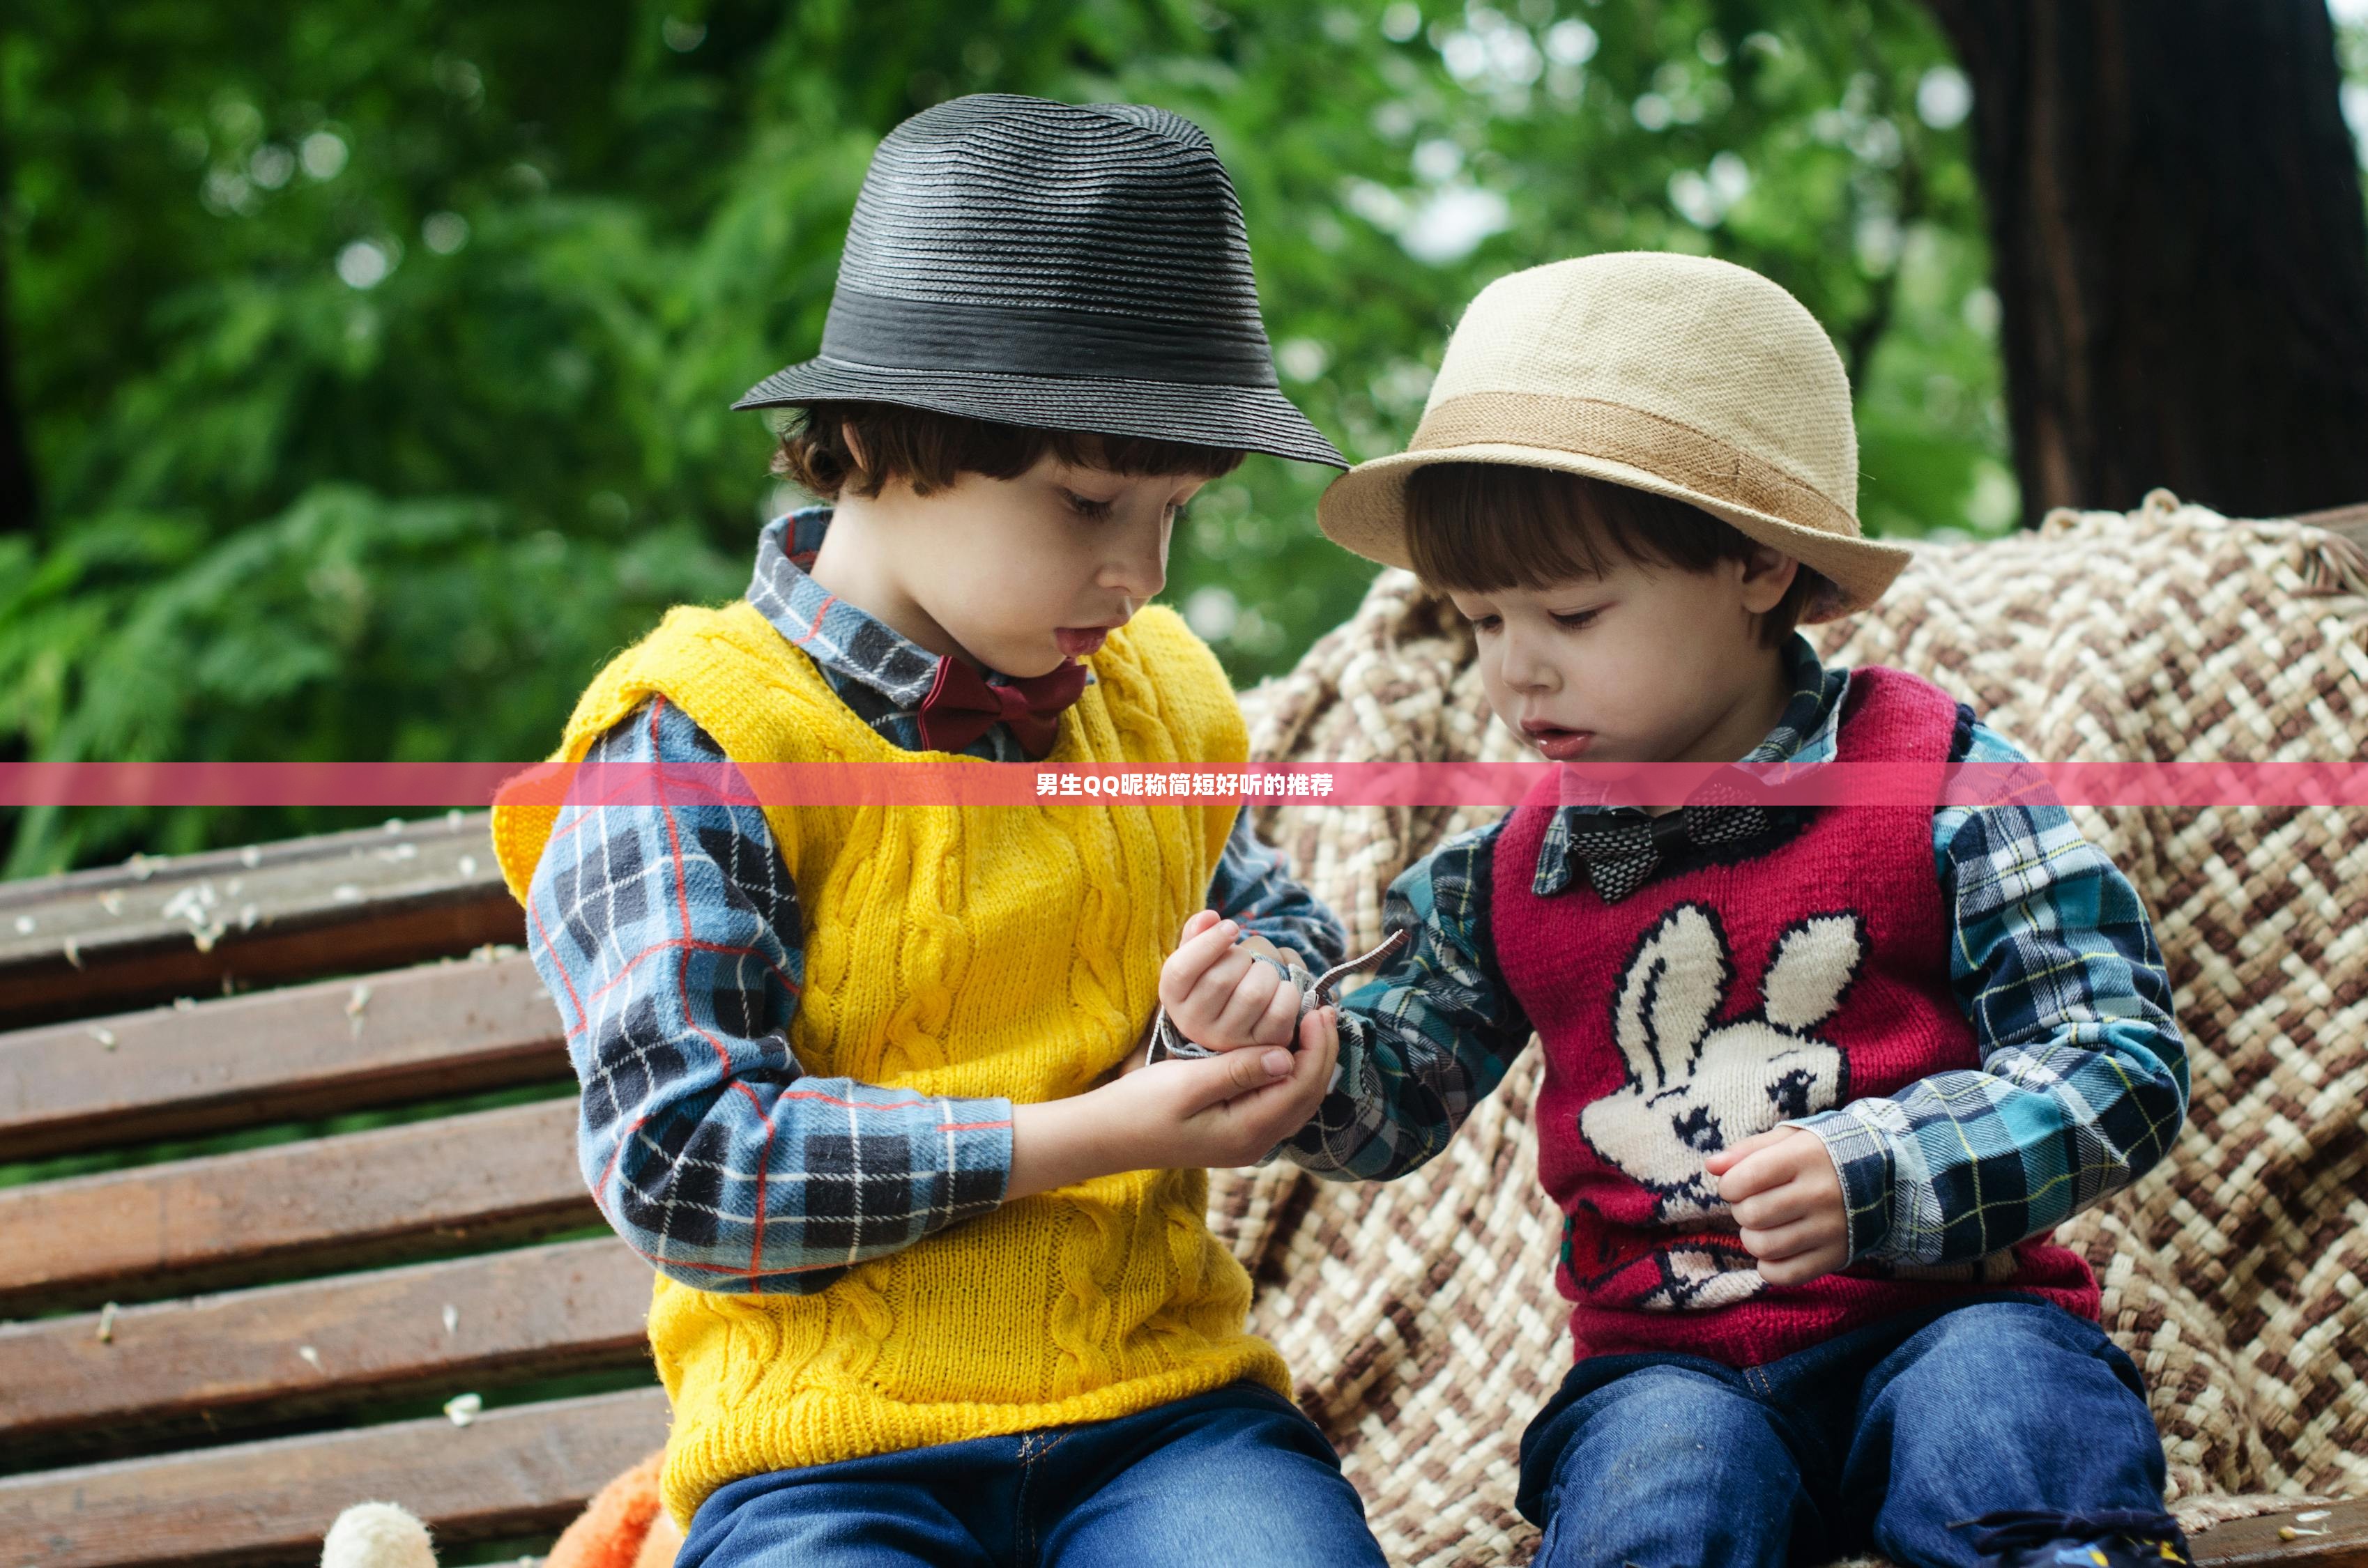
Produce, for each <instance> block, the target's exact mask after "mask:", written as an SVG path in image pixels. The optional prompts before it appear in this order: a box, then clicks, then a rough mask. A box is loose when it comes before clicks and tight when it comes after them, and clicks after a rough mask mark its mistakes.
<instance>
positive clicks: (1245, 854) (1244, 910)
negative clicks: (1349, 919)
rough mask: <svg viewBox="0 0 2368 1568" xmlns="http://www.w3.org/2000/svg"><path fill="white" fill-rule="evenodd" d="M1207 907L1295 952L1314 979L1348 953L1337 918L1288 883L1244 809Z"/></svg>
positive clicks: (1278, 858) (1214, 879) (1212, 884)
mask: <svg viewBox="0 0 2368 1568" xmlns="http://www.w3.org/2000/svg"><path fill="white" fill-rule="evenodd" d="M1209 907H1210V908H1212V909H1213V910H1215V911H1216V912H1217V913H1218V914H1220V915H1224V916H1225V917H1226V918H1227V919H1230V920H1238V921H1240V922H1241V923H1242V929H1243V930H1245V931H1253V932H1256V933H1257V934H1258V935H1259V936H1261V937H1265V938H1266V939H1267V940H1268V941H1269V942H1272V943H1273V944H1274V945H1275V946H1276V947H1278V948H1293V949H1297V950H1298V952H1299V954H1300V956H1301V957H1303V958H1304V959H1306V960H1308V966H1309V967H1310V968H1311V969H1314V970H1315V971H1316V972H1318V973H1321V972H1323V971H1325V970H1327V969H1330V968H1331V967H1332V966H1333V965H1334V964H1336V963H1338V962H1339V961H1340V960H1341V957H1342V956H1343V955H1344V954H1346V953H1347V951H1348V950H1349V933H1348V932H1347V931H1345V930H1343V929H1341V926H1340V921H1339V918H1338V916H1337V915H1334V914H1333V913H1332V912H1331V911H1330V910H1329V909H1326V907H1325V906H1324V905H1323V904H1322V903H1320V902H1318V901H1317V899H1316V897H1315V894H1314V893H1312V892H1308V891H1307V890H1306V889H1305V888H1304V887H1302V886H1300V885H1299V883H1297V882H1295V881H1292V878H1291V872H1290V871H1289V870H1288V869H1286V868H1285V867H1284V865H1283V862H1282V857H1281V855H1280V854H1278V853H1276V852H1275V851H1274V850H1273V849H1271V848H1269V847H1268V846H1267V845H1266V843H1265V842H1264V841H1263V840H1261V839H1260V838H1259V837H1258V833H1257V830H1255V829H1254V828H1252V827H1251V826H1250V813H1249V808H1248V807H1247V806H1245V807H1243V808H1242V814H1241V815H1240V816H1238V817H1236V818H1235V819H1234V831H1233V833H1232V835H1230V836H1228V837H1227V838H1226V840H1225V847H1224V853H1223V854H1221V855H1220V856H1219V857H1218V858H1217V869H1216V870H1215V872H1214V873H1213V874H1212V875H1211V876H1210V878H1209Z"/></svg>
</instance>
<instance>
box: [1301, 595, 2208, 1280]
mask: <svg viewBox="0 0 2368 1568" xmlns="http://www.w3.org/2000/svg"><path fill="white" fill-rule="evenodd" d="M1786 657H1787V661H1788V668H1789V670H1790V673H1791V676H1792V684H1793V696H1792V699H1791V700H1790V702H1789V703H1788V704H1787V706H1786V708H1785V710H1784V714H1783V717H1782V720H1781V721H1780V722H1779V723H1778V724H1777V726H1776V728H1775V730H1774V731H1772V732H1771V733H1770V734H1769V736H1768V738H1767V739H1766V740H1765V741H1763V742H1762V743H1761V744H1759V746H1758V747H1756V748H1755V749H1754V750H1753V751H1752V753H1751V754H1750V756H1748V757H1747V758H1746V759H1745V760H1747V761H1749V762H1781V761H1783V760H1785V759H1786V758H1788V757H1790V758H1793V759H1795V760H1798V761H1801V762H1821V761H1827V760H1830V759H1831V758H1832V757H1833V756H1834V754H1835V732H1836V729H1837V725H1838V722H1839V718H1840V713H1841V705H1842V697H1843V694H1844V693H1845V692H1846V691H1847V689H1848V687H1849V679H1850V677H1849V673H1848V672H1847V671H1844V670H1827V669H1824V668H1822V667H1821V666H1820V665H1818V662H1817V658H1816V653H1814V652H1813V651H1812V650H1811V649H1810V647H1809V645H1808V643H1807V642H1806V641H1805V640H1803V639H1801V638H1797V637H1796V638H1794V639H1793V642H1792V643H1791V644H1790V646H1789V648H1788V651H1787V655H1786ZM1952 760H1954V761H1969V762H1985V763H1987V762H2020V761H2021V760H2023V757H2022V755H2021V753H2020V752H2018V751H2016V750H2015V748H2014V747H2013V746H2011V745H2009V744H2007V742H2006V741H2004V740H2003V739H2001V738H1999V736H1998V735H1997V734H1996V733H1993V732H1992V731H1990V730H1989V729H1988V728H1987V726H1985V725H1982V724H1980V723H1977V722H1974V720H1973V715H1972V714H1971V712H1970V711H1968V710H1960V712H1959V724H1958V735H1957V740H1956V744H1955V746H1954V747H1953V748H1952ZM1601 809H1603V808H1598V807H1586V806H1572V807H1565V808H1564V810H1563V811H1562V812H1558V813H1557V814H1556V817H1555V819H1554V822H1553V824H1550V826H1549V827H1548V830H1547V833H1546V835H1545V842H1544V844H1543V846H1542V847H1541V849H1540V851H1539V855H1538V862H1537V866H1536V869H1535V871H1534V873H1533V878H1532V882H1531V885H1532V886H1533V887H1534V888H1535V889H1536V890H1537V892H1539V893H1540V894H1541V895H1542V896H1543V895H1551V894H1553V893H1554V892H1559V891H1560V890H1561V889H1563V888H1564V887H1565V886H1567V885H1568V883H1569V881H1570V877H1571V874H1572V873H1571V865H1570V857H1569V853H1568V851H1569V832H1570V827H1571V823H1572V820H1573V818H1574V817H1575V816H1576V815H1577V813H1578V812H1583V811H1589V810H1601ZM1619 809H1623V810H1632V811H1633V810H1634V808H1619ZM1503 827H1504V824H1503V823H1502V822H1501V821H1500V822H1497V823H1495V824H1490V825H1489V826H1487V827H1484V828H1479V829H1475V830H1474V831H1473V832H1470V833H1465V834H1461V835H1457V836H1455V837H1453V838H1452V839H1449V840H1448V841H1447V842H1445V843H1443V844H1441V845H1440V846H1439V847H1438V848H1437V849H1436V850H1434V851H1432V852H1431V854H1430V855H1429V856H1428V857H1426V858H1424V859H1422V860H1421V861H1419V862H1417V864H1416V865H1415V866H1413V867H1412V868H1410V869H1408V870H1406V872H1405V874H1403V875H1402V876H1400V877H1399V878H1398V879H1397V881H1395V882H1393V883H1392V884H1391V886H1390V890H1389V894H1388V898H1387V900H1386V903H1385V904H1384V906H1383V925H1384V926H1385V928H1386V929H1388V930H1392V931H1395V930H1398V929H1402V928H1403V929H1406V930H1410V931H1411V932H1412V933H1413V937H1414V939H1413V941H1412V943H1411V944H1410V945H1409V946H1408V948H1407V949H1406V952H1405V954H1404V955H1402V956H1401V957H1400V958H1399V959H1398V960H1397V961H1396V962H1395V963H1394V964H1393V965H1392V966H1391V967H1390V968H1389V969H1388V970H1386V971H1383V973H1381V974H1379V975H1377V976H1375V977H1374V978H1373V979H1372V981H1370V982H1368V983H1366V984H1364V985H1362V986H1360V987H1359V988H1358V989H1357V990H1356V991H1354V992H1352V993H1350V994H1349V995H1347V996H1345V997H1344V998H1342V1003H1341V1017H1340V1063H1341V1067H1340V1075H1339V1077H1338V1080H1337V1082H1336V1083H1335V1085H1334V1087H1333V1090H1332V1092H1331V1093H1330V1094H1329V1095H1328V1096H1326V1098H1325V1099H1324V1101H1323V1103H1322V1104H1321V1105H1320V1106H1319V1107H1318V1108H1317V1109H1316V1114H1315V1118H1314V1119H1311V1120H1310V1121H1309V1122H1308V1123H1307V1125H1306V1126H1305V1127H1304V1128H1302V1129H1301V1130H1300V1131H1299V1132H1298V1133H1297V1134H1296V1135H1295V1136H1293V1137H1292V1139H1291V1140H1289V1141H1288V1142H1286V1143H1285V1144H1284V1145H1283V1147H1282V1150H1281V1153H1282V1154H1283V1155H1284V1157H1286V1158H1289V1159H1292V1160H1295V1161H1297V1162H1298V1163H1299V1164H1300V1165H1304V1166H1306V1167H1307V1168H1308V1169H1310V1170H1312V1171H1315V1172H1317V1173H1319V1174H1321V1175H1325V1176H1335V1177H1364V1178H1368V1179H1386V1178H1388V1177H1391V1176H1402V1175H1404V1174H1405V1173H1406V1172H1407V1171H1410V1170H1412V1169H1414V1168H1415V1167H1416V1166H1417V1165H1421V1164H1422V1163H1423V1162H1424V1161H1426V1160H1428V1159H1429V1158H1430V1157H1431V1156H1432V1155H1433V1154H1436V1153H1439V1151H1440V1149H1441V1148H1442V1147H1444V1146H1445V1144H1446V1142H1447V1141H1448V1139H1449V1138H1450V1137H1452V1135H1453V1133H1454V1131H1455V1129H1456V1128H1457V1127H1458V1126H1459V1125H1460V1124H1461V1123H1462V1122H1463V1119H1464V1118H1465V1117H1466V1116H1468V1115H1469V1114H1471V1110H1472V1108H1473V1106H1474V1104H1476V1103H1477V1102H1478V1101H1479V1100H1480V1098H1481V1097H1482V1096H1485V1095H1486V1094H1487V1093H1488V1092H1489V1091H1490V1090H1492V1089H1494V1088H1495V1087H1496V1086H1497V1083H1498V1082H1499V1081H1501V1080H1502V1079H1503V1077H1504V1075H1505V1071H1506V1069H1507V1068H1508V1066H1510V1065H1511V1063H1512V1061H1513V1059H1514V1057H1516V1056H1517V1055H1519V1054H1520V1051H1521V1050H1522V1048H1523V1047H1524V1046H1525V1045H1526V1044H1527V1043H1528V1042H1529V1040H1530V1036H1531V1026H1530V1022H1529V1020H1528V1018H1527V1017H1524V1016H1523V1014H1522V1011H1521V1008H1520V1004H1519V1003H1517V1002H1516V1001H1515V1000H1514V998H1513V995H1512V993H1511V991H1510V990H1509V988H1508V986H1507V985H1506V983H1505V977H1504V975H1503V973H1502V971H1499V970H1498V968H1497V963H1496V959H1495V956H1494V947H1495V944H1494V943H1493V941H1492V940H1491V939H1490V936H1489V908H1488V905H1489V901H1490V889H1491V886H1492V883H1491V880H1490V879H1491V876H1492V874H1493V859H1494V854H1495V849H1496V845H1497V835H1499V833H1501V832H1502V830H1503ZM1932 857H1933V864H1934V869H1935V871H1936V874H1937V875H1938V876H1939V878H1940V881H1941V897H1942V900H1943V902H1944V903H1946V904H1947V906H1948V907H1949V910H1950V912H1951V942H1950V950H1949V973H1950V982H1951V985H1952V989H1953V991H1954V992H1955V994H1956V998H1957V1002H1958V1005H1959V1006H1962V1007H1963V1008H1964V1013H1965V1016H1966V1017H1967V1018H1968V1019H1969V1020H1971V1022H1972V1024H1973V1026H1974V1030H1975V1040H1976V1044H1977V1047H1978V1049H1979V1051H1980V1053H1981V1059H1982V1065H1981V1067H1980V1068H1979V1069H1978V1070H1975V1069H1966V1070H1963V1071H1954V1072H1945V1073H1935V1074H1932V1075H1931V1076H1930V1077H1927V1078H1923V1079H1920V1080H1918V1082H1916V1083H1914V1084H1912V1085H1908V1087H1907V1088H1906V1089H1905V1090H1903V1091H1901V1092H1900V1093H1899V1094H1897V1095H1895V1096H1888V1097H1878V1096H1867V1097H1864V1098H1861V1099H1855V1100H1852V1101H1850V1102H1849V1103H1848V1104H1846V1105H1844V1106H1842V1107H1840V1108H1838V1109H1835V1110H1830V1111H1827V1112H1824V1113H1821V1114H1819V1115H1816V1116H1811V1117H1805V1118H1803V1119H1799V1120H1797V1121H1795V1122H1793V1123H1791V1125H1793V1126H1798V1127H1804V1128H1806V1129H1807V1130H1808V1131H1811V1132H1813V1133H1815V1134H1816V1136H1817V1137H1818V1138H1819V1139H1820V1140H1822V1141H1823V1142H1824V1143H1825V1145H1826V1150H1827V1153H1829V1154H1831V1155H1832V1156H1833V1161H1834V1167H1835V1169H1836V1170H1837V1171H1839V1173H1840V1175H1841V1183H1842V1192H1843V1198H1844V1201H1845V1204H1846V1206H1847V1210H1848V1215H1849V1235H1850V1260H1851V1261H1852V1262H1853V1263H1856V1262H1861V1261H1866V1262H1873V1263H1882V1264H1892V1265H1930V1264H1941V1263H1962V1262H1965V1261H1967V1260H1970V1259H1973V1258H1975V1257H1980V1256H1984V1255H1986V1254H1988V1253H1992V1252H1996V1251H1998V1249H2000V1248H2002V1247H2006V1246H2010V1245H2012V1244H2014V1243H2016V1242H2019V1241H2021V1240H2023V1239H2024V1238H2026V1237H2028V1236H2032V1235H2035V1234H2037V1233H2039V1232H2042V1231H2044V1230H2046V1229H2048V1228H2049V1227H2051V1226H2054V1225H2057V1224H2060V1223H2062V1222H2063V1221H2065V1220H2066V1219H2069V1218H2070V1217H2071V1216H2072V1215H2073V1214H2075V1213H2077V1212H2078V1211H2079V1210H2082V1209H2084V1208H2087V1207H2088V1206H2089V1205H2090V1204H2093V1203H2095V1202H2097V1201H2098V1200H2099V1199H2102V1198H2103V1197H2105V1195H2107V1194H2108V1193H2111V1192H2112V1191H2114V1190H2115V1189H2117V1188H2119V1187H2123V1186H2125V1185H2126V1184H2128V1183H2129V1182H2130V1181H2131V1180H2132V1179H2134V1178H2135V1176H2137V1175H2138V1174H2139V1173H2140V1172H2142V1171H2144V1170H2145V1169H2146V1168H2147V1167H2148V1166H2149V1165H2153V1164H2154V1163H2155V1162H2156V1161H2157V1160H2158V1159H2160V1158H2162V1156H2163V1154H2164V1153H2166V1152H2167V1151H2168V1150H2169V1147H2170V1143H2171V1140H2172V1139H2173V1138H2175V1137H2176V1136H2177V1135H2178V1132H2179V1127H2180V1121H2181V1120H2182V1119H2184V1118H2185V1116H2186V1109H2187V1091H2188V1068H2187V1050H2186V1045H2185V1043H2184V1041H2182V1040H2181V1039H2180V1033H2179V1028H2178V1026H2177V1025H2176V1024H2175V1023H2174V1022H2173V1021H2172V1017H2171V1003H2170V983H2169V977H2168V976H2167V975H2166V974H2165V972H2164V970H2163V964H2162V954H2161V952H2160V950H2159V949H2157V947H2156V945H2155V939H2154V932H2153V930H2152V928H2151V927H2150V926H2148V924H2147V922H2146V910H2145V908H2144V907H2143V906H2142V905H2141V904H2140V903H2139V902H2138V896H2137V893H2136V892H2135V890H2134V889H2133V888H2131V886H2130V884H2129V882H2128V881H2127V880H2126V879H2125V878H2123V876H2122V874H2121V872H2120V871H2118V870H2117V869H2114V867H2113V864H2112V861H2110V860H2108V859H2106V858H2105V857H2104V856H2103V855H2102V854H2100V853H2099V852H2098V850H2097V849H2096V847H2095V846H2092V845H2090V844H2089V842H2088V841H2087V840H2086V839H2084V838H2083V837H2082V836H2081V835H2080V833H2079V831H2078V829H2077V828H2075V827H2074V826H2073V824H2072V820H2071V818H2070V816H2069V815H2068V814H2066V812H2065V810H2064V808H2063V807H2062V806H2061V805H2059V804H2055V803H2054V802H2053V801H2040V802H2037V803H2032V802H2030V801H2027V800H2026V801H2023V802H2022V803H2017V804H2013V805H1991V806H1982V807H1964V806H1949V807H1943V808H1942V809H1941V810H1939V811H1936V812H1934V813H1933V816H1932Z"/></svg>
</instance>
